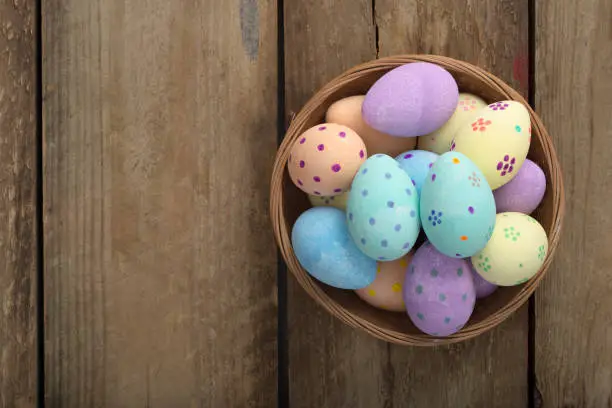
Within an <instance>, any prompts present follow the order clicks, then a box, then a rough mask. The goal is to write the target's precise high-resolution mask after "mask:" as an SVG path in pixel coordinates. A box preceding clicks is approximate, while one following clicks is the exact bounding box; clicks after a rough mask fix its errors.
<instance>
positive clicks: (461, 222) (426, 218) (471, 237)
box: [420, 152, 495, 258]
mask: <svg viewBox="0 0 612 408" xmlns="http://www.w3.org/2000/svg"><path fill="white" fill-rule="evenodd" d="M420 210H421V223H422V224H423V230H424V231H425V234H427V238H428V240H429V241H430V242H431V243H432V244H433V245H434V246H435V247H436V248H437V249H438V251H440V252H442V253H443V254H444V255H447V256H450V257H456V258H466V257H470V256H472V255H474V254H475V253H477V252H478V251H480V250H481V249H483V248H484V247H485V245H486V244H487V242H488V240H489V237H490V236H491V233H492V232H493V227H494V225H495V200H494V198H493V192H492V191H491V189H490V188H489V185H488V184H487V181H486V180H485V178H484V176H483V174H482V172H481V171H480V170H479V169H478V167H476V165H474V163H472V161H471V160H470V159H468V158H467V157H466V156H465V155H463V154H461V153H458V152H447V153H444V154H443V155H441V156H440V157H439V158H438V160H436V161H435V162H434V164H433V166H432V167H431V169H429V173H428V175H427V178H426V179H425V182H424V183H423V188H422V189H421V202H420Z"/></svg>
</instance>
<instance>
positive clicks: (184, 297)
mask: <svg viewBox="0 0 612 408" xmlns="http://www.w3.org/2000/svg"><path fill="white" fill-rule="evenodd" d="M43 6H44V10H43V12H44V77H45V84H44V85H45V103H44V119H45V126H44V137H45V144H46V152H45V157H44V162H45V186H44V192H45V203H44V204H45V240H46V246H45V264H46V271H45V318H46V331H45V340H46V353H45V354H46V356H45V362H46V377H45V378H46V402H47V406H48V407H136V406H147V407H149V406H150V407H188V406H193V407H195V406H202V407H232V406H251V407H256V406H257V407H270V406H273V405H274V404H275V401H276V370H277V367H276V306H275V303H274V298H275V296H274V295H275V293H276V288H275V273H276V263H277V259H276V253H275V250H274V246H273V245H272V244H271V243H272V242H273V238H272V234H271V228H270V226H269V221H268V215H267V213H268V188H269V187H268V183H269V175H270V169H271V165H272V162H273V156H274V151H275V147H276V106H275V104H276V78H277V77H276V61H277V54H276V53H277V50H276V2H275V1H274V0H250V1H249V0H243V1H240V2H239V1H232V2H229V1H228V2H220V1H216V0H199V1H198V0H188V1H180V2H174V1H172V2H169V1H164V0H136V1H130V2H125V1H123V0H101V1H81V0H49V1H45V2H43ZM220 33H222V34H220Z"/></svg>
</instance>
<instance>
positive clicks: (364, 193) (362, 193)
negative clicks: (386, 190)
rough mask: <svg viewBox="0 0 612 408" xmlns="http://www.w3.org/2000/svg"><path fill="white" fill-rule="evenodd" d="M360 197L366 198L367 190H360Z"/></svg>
mask: <svg viewBox="0 0 612 408" xmlns="http://www.w3.org/2000/svg"><path fill="white" fill-rule="evenodd" d="M361 195H362V196H363V197H367V196H368V190H366V189H363V190H361Z"/></svg>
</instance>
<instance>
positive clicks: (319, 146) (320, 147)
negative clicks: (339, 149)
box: [317, 144, 325, 152]
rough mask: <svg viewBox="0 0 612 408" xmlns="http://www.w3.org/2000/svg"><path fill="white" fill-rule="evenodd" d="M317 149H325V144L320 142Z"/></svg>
mask: <svg viewBox="0 0 612 408" xmlns="http://www.w3.org/2000/svg"><path fill="white" fill-rule="evenodd" d="M317 149H319V151H320V152H322V151H323V150H325V146H324V145H322V144H320V145H318V146H317Z"/></svg>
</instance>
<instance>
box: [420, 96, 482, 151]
mask: <svg viewBox="0 0 612 408" xmlns="http://www.w3.org/2000/svg"><path fill="white" fill-rule="evenodd" d="M485 106H487V103H486V102H485V101H484V100H483V99H482V98H480V97H479V96H476V95H472V94H469V93H460V94H459V102H458V103H457V108H456V109H455V113H453V116H451V118H450V119H449V120H448V121H447V122H446V123H445V124H444V125H443V126H442V127H441V128H440V129H438V130H436V131H434V132H432V133H430V134H428V135H424V136H421V137H419V141H418V142H417V145H418V146H419V149H421V150H429V151H430V152H434V153H438V154H442V153H445V152H448V151H449V150H450V146H451V141H452V140H453V137H454V136H455V133H456V132H457V129H459V126H461V125H462V124H464V123H465V122H467V121H469V120H470V119H472V118H473V117H474V115H475V114H476V112H477V111H478V110H480V109H482V108H484V107H485Z"/></svg>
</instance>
